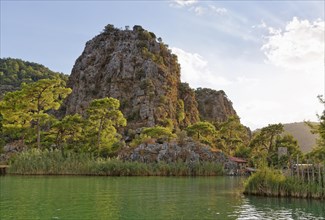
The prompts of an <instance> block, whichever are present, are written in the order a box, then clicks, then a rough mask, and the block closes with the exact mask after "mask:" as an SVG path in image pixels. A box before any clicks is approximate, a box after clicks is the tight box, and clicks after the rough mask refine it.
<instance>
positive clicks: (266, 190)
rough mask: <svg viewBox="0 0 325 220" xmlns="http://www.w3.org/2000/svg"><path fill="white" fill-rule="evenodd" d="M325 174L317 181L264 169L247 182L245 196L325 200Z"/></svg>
mask: <svg viewBox="0 0 325 220" xmlns="http://www.w3.org/2000/svg"><path fill="white" fill-rule="evenodd" d="M324 181H325V173H324V172H323V173H322V174H321V175H320V177H319V179H318V180H317V181H308V182H306V181H304V180H303V179H301V178H297V177H292V176H285V175H283V174H282V172H281V171H279V170H273V169H270V168H263V169H261V170H259V171H257V172H256V173H255V174H253V175H252V176H250V177H249V178H248V179H247V180H246V182H245V190H244V193H245V194H249V195H264V196H277V197H281V196H289V197H300V198H317V199H325V187H324V184H325V182H324Z"/></svg>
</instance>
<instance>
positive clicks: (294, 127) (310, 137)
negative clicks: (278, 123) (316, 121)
mask: <svg viewBox="0 0 325 220" xmlns="http://www.w3.org/2000/svg"><path fill="white" fill-rule="evenodd" d="M283 126H284V130H285V132H287V133H289V134H291V135H292V136H294V138H295V139H296V140H297V141H298V144H299V146H300V148H301V150H302V152H304V153H307V152H310V151H311V150H312V148H313V147H314V146H315V145H316V139H317V135H316V134H312V133H311V132H310V128H309V127H308V125H306V124H305V123H304V122H295V123H290V124H283Z"/></svg>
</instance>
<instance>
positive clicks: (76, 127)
mask: <svg viewBox="0 0 325 220" xmlns="http://www.w3.org/2000/svg"><path fill="white" fill-rule="evenodd" d="M82 126H83V119H82V117H81V116H80V115H79V114H75V115H66V116H65V117H64V118H63V119H62V120H57V119H55V120H54V123H53V124H52V126H51V129H50V132H49V135H51V136H53V139H54V142H55V145H56V147H57V148H58V149H60V150H61V153H62V156H64V145H65V144H66V143H67V142H68V141H78V140H80V139H81V135H82Z"/></svg>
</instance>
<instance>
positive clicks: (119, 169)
mask: <svg viewBox="0 0 325 220" xmlns="http://www.w3.org/2000/svg"><path fill="white" fill-rule="evenodd" d="M9 172H10V173H14V174H40V175H42V174H43V175H44V174H56V175H60V174H65V175H66V174H72V175H76V174H77V175H102V176H217V175H222V174H223V166H222V164H219V163H212V162H202V163H194V164H191V166H189V165H188V164H187V163H184V162H175V163H165V162H159V163H148V164H147V163H140V162H123V161H121V160H119V159H110V158H108V159H104V158H96V157H94V156H93V155H91V154H87V153H74V152H69V153H67V155H66V156H65V157H63V156H62V154H61V153H60V152H59V151H57V150H54V151H49V150H38V149H32V150H29V151H26V152H23V153H21V154H19V155H18V156H17V157H16V158H15V161H14V162H13V163H12V165H11V167H10V170H9Z"/></svg>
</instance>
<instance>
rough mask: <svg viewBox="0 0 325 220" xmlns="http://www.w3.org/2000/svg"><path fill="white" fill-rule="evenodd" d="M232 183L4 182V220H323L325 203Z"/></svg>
mask: <svg viewBox="0 0 325 220" xmlns="http://www.w3.org/2000/svg"><path fill="white" fill-rule="evenodd" d="M241 181H242V179H240V178H234V177H206V178H204V177H198V178H173V177H71V176H8V175H7V176H2V177H0V219H1V220H4V219H325V218H324V216H325V205H324V203H323V202H321V201H310V200H304V199H277V198H262V197H246V196H243V195H242V194H241V193H240V190H241V189H240V187H241V186H240V185H241Z"/></svg>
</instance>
